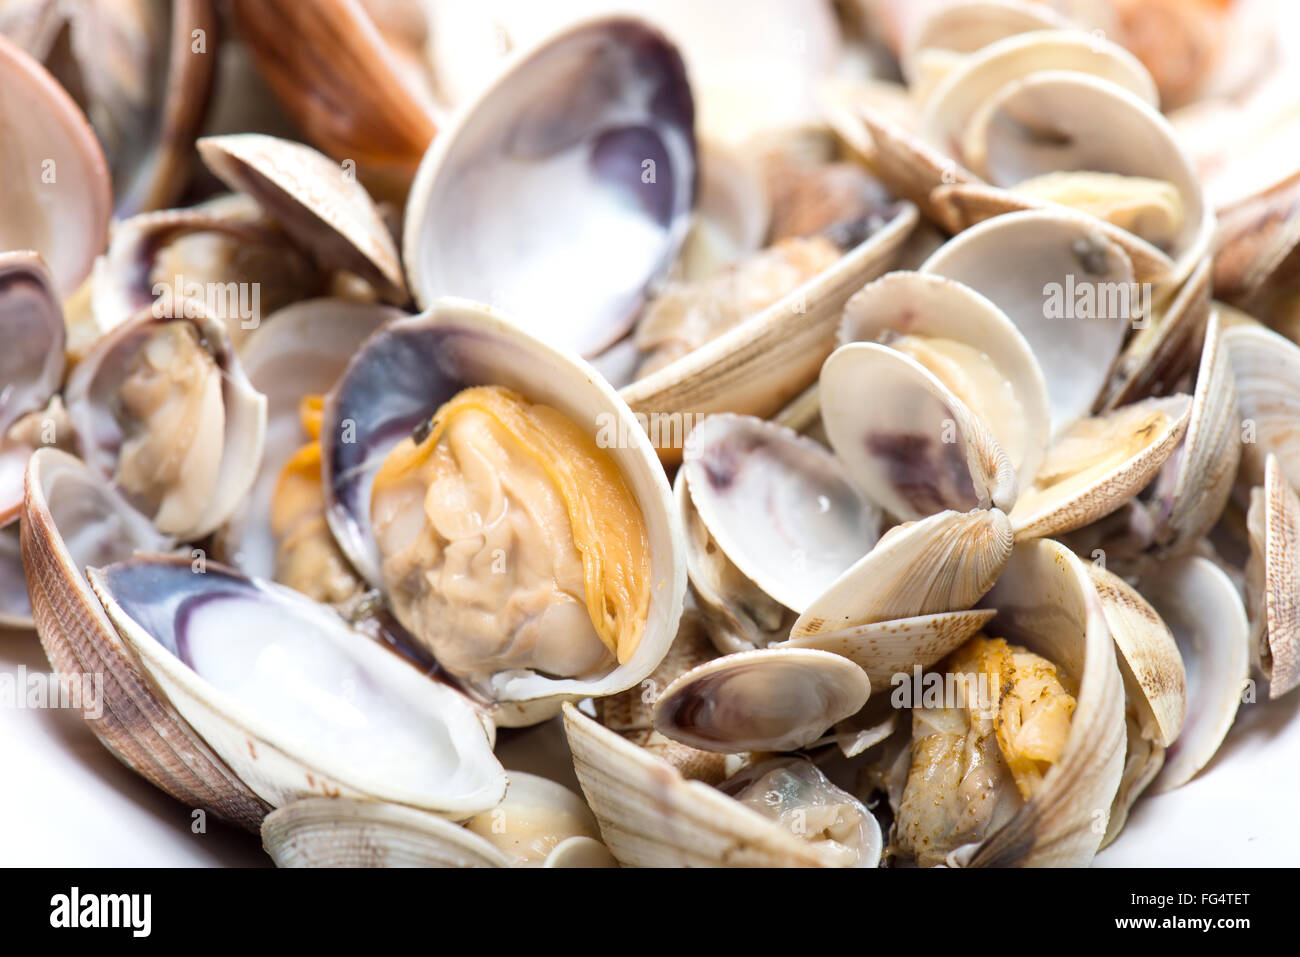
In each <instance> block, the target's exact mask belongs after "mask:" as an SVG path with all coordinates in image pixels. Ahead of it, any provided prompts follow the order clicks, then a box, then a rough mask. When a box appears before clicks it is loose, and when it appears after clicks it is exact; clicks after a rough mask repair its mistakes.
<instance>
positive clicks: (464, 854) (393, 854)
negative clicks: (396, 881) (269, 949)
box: [262, 797, 510, 868]
mask: <svg viewBox="0 0 1300 957" xmlns="http://www.w3.org/2000/svg"><path fill="white" fill-rule="evenodd" d="M262 847H263V848H265V849H266V852H267V853H268V854H270V855H271V860H273V861H275V865H276V867H313V868H317V867H325V868H329V867H393V868H397V867H458V868H459V867H509V866H510V861H509V859H508V858H507V857H506V856H505V854H503V853H502V852H501V851H500V850H499V849H498V848H496V847H494V846H493V845H491V844H489V843H488V842H487V841H485V840H483V838H481V837H479V835H477V834H474V833H473V832H471V831H469V830H468V829H467V828H465V827H463V826H462V825H459V824H453V823H452V822H451V821H448V820H447V819H446V818H441V817H438V816H437V815H434V814H429V813H427V812H425V811H419V810H416V809H415V808H410V807H403V806H402V805H400V804H387V803H382V802H379V801H363V800H358V799H357V798H346V797H307V798H302V799H300V800H297V801H293V802H291V803H289V804H286V805H285V806H284V807H281V808H279V809H277V810H275V811H272V812H271V813H270V814H268V815H267V816H266V820H264V821H263V822H262Z"/></svg>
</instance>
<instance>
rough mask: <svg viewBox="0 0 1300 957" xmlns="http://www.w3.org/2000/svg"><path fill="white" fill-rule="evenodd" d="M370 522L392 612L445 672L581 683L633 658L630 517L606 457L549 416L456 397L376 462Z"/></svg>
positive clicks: (634, 560)
mask: <svg viewBox="0 0 1300 957" xmlns="http://www.w3.org/2000/svg"><path fill="white" fill-rule="evenodd" d="M371 520H372V524H373V527H374V532H375V539H376V542H377V544H378V546H379V552H380V556H381V572H382V575H383V581H384V586H385V591H386V592H387V594H388V596H389V600H390V602H391V604H392V607H393V610H394V612H395V614H396V615H397V617H398V619H399V620H400V621H401V622H402V624H403V625H405V626H406V628H407V629H408V630H410V631H411V632H412V634H413V635H415V637H416V638H417V639H418V640H419V641H421V642H422V643H423V644H425V645H426V646H427V648H428V649H429V650H430V651H431V652H432V653H433V654H434V656H435V657H437V659H438V661H439V662H441V663H442V664H443V666H445V667H446V668H447V669H448V670H449V671H451V672H453V673H455V674H458V675H461V676H464V677H468V678H470V679H472V680H481V679H486V678H488V677H490V676H491V675H493V674H495V673H496V672H499V671H505V670H513V669H530V670H533V671H537V672H542V673H545V674H549V675H554V676H559V677H577V676H590V675H593V674H599V673H603V672H606V671H608V670H610V669H612V668H613V667H614V666H615V665H616V663H617V664H623V663H626V662H627V661H628V660H629V659H630V658H631V657H632V654H633V652H634V651H635V650H636V647H637V644H638V642H639V641H640V639H641V633H642V630H643V628H644V625H645V621H646V615H647V608H648V606H649V601H650V565H649V562H650V559H649V548H648V543H647V542H648V540H647V533H646V525H645V520H644V517H643V516H642V514H641V512H640V510H639V508H638V507H637V504H636V502H635V501H634V500H633V497H632V493H631V491H630V490H629V488H628V485H627V483H626V481H625V480H624V478H623V476H622V475H621V474H620V472H619V470H618V467H617V466H616V465H615V464H614V462H613V460H612V459H611V458H610V456H609V455H608V454H607V453H606V452H604V451H603V450H601V449H600V448H598V447H597V445H596V442H595V440H594V439H593V438H592V437H591V436H590V435H588V434H587V433H586V432H585V431H583V429H582V428H581V427H580V426H579V425H578V424H577V423H575V422H573V421H572V420H570V419H568V418H567V417H566V416H565V415H563V414H562V413H560V412H558V411H557V410H555V409H553V408H550V407H548V406H544V405H533V404H530V403H529V402H528V401H527V400H526V399H524V398H523V397H522V396H520V395H519V394H517V393H515V392H512V391H510V390H507V389H504V388H500V387H494V386H485V387H474V388H470V389H466V390H464V391H462V392H460V393H459V394H457V395H456V396H455V397H453V398H452V399H451V400H450V401H448V402H447V403H446V404H445V405H443V406H442V408H441V409H439V410H438V412H437V413H436V414H435V415H434V416H433V418H432V419H431V420H430V422H429V424H428V426H427V428H423V429H420V430H417V434H416V435H414V436H412V437H410V438H408V439H406V440H404V441H402V442H401V443H399V444H398V445H397V446H396V447H395V448H394V449H393V451H392V452H390V453H389V455H388V457H387V459H386V460H385V462H384V464H383V466H382V467H381V468H380V470H379V472H378V473H377V474H376V476H375V481H374V488H373V492H372V498H371Z"/></svg>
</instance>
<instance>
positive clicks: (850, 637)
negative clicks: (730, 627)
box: [768, 608, 997, 693]
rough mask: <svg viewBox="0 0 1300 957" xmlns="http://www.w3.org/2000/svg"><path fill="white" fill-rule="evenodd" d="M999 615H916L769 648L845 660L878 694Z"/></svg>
mask: <svg viewBox="0 0 1300 957" xmlns="http://www.w3.org/2000/svg"><path fill="white" fill-rule="evenodd" d="M995 614H997V612H996V610H995V609H992V608H977V609H971V610H969V611H950V612H942V613H939V614H934V615H916V616H913V617H911V618H899V619H894V620H892V621H877V622H871V623H869V624H865V625H853V626H850V627H848V628H842V629H839V630H837V631H822V632H817V633H816V634H812V635H806V636H804V637H802V638H790V639H788V640H787V641H779V642H774V643H773V644H771V645H769V646H768V647H769V648H772V649H777V648H815V649H818V650H821V651H830V652H833V653H834V654H837V655H843V656H844V657H845V658H848V659H849V660H850V661H852V662H854V663H856V664H857V665H858V666H860V667H861V668H862V670H863V671H865V672H866V673H867V677H868V678H870V679H871V689H872V691H874V692H876V693H880V692H882V691H884V690H885V689H887V688H889V687H890V685H891V684H892V682H893V679H894V678H895V677H896V676H897V675H900V674H907V675H910V674H911V673H912V671H913V669H914V668H917V667H921V668H929V667H930V666H931V665H933V664H935V663H936V662H938V661H939V660H940V659H942V658H944V657H945V656H947V655H948V654H949V653H950V652H952V651H954V650H955V649H957V648H958V647H960V646H961V644H962V643H963V642H965V641H966V640H967V639H968V638H970V637H971V636H972V635H974V634H976V633H977V632H978V631H980V629H982V628H983V627H984V626H985V625H987V624H988V623H989V621H990V620H991V619H992V618H993V616H994V615H995Z"/></svg>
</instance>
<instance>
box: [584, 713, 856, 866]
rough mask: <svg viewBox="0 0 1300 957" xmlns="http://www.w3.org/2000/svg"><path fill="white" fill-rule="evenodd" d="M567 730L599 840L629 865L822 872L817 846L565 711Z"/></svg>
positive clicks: (823, 861)
mask: <svg viewBox="0 0 1300 957" xmlns="http://www.w3.org/2000/svg"><path fill="white" fill-rule="evenodd" d="M564 731H565V734H566V735H567V736H568V739H569V747H570V748H571V749H572V750H573V766H574V770H575V771H577V774H578V781H579V783H580V784H581V785H582V792H583V794H584V795H585V796H586V798H587V803H588V804H589V805H591V809H592V811H593V812H594V813H595V815H596V820H597V821H599V822H600V832H601V836H602V837H603V838H604V841H605V844H606V845H607V846H608V847H609V849H610V851H611V852H612V853H613V855H614V856H615V857H616V858H618V860H619V863H621V864H623V865H624V866H627V867H825V866H828V864H829V863H830V862H829V861H828V859H827V858H826V857H825V856H824V855H823V854H822V853H820V852H819V851H818V849H817V848H815V847H812V846H811V845H809V844H807V843H805V842H804V841H802V840H800V839H799V838H798V837H796V836H794V835H793V834H791V833H790V832H789V831H787V830H786V829H785V828H783V827H781V826H780V825H779V824H776V823H775V822H773V821H770V820H768V819H767V818H765V817H763V816H762V815H760V814H759V813H758V812H757V811H754V810H751V809H750V808H748V807H745V806H744V805H742V804H740V803H739V802H737V801H734V800H732V799H731V798H729V797H727V796H726V795H725V794H723V793H721V792H720V791H717V790H715V789H714V788H711V787H709V786H708V785H706V784H701V783H700V782H698V781H687V780H686V779H684V778H683V777H682V776H681V775H680V774H679V773H678V772H677V771H675V770H674V769H673V768H672V767H670V766H669V765H667V764H665V763H664V762H663V761H660V760H658V759H657V758H655V757H653V756H652V755H650V754H648V753H646V752H645V751H643V750H641V749H640V748H638V747H637V746H636V745H634V744H632V743H630V742H628V741H625V740H624V739H623V738H621V737H619V736H618V735H617V734H615V733H614V732H613V731H610V730H609V729H608V728H603V727H601V726H600V725H599V724H597V723H596V722H595V721H593V720H591V719H590V718H588V717H587V716H586V715H584V714H582V713H581V712H580V711H578V709H577V708H575V707H574V706H573V705H572V704H566V705H565V706H564Z"/></svg>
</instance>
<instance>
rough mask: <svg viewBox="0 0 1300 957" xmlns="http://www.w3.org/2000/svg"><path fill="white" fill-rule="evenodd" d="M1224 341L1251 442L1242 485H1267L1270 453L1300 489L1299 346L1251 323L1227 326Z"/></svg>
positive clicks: (1244, 456)
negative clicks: (1266, 474)
mask: <svg viewBox="0 0 1300 957" xmlns="http://www.w3.org/2000/svg"><path fill="white" fill-rule="evenodd" d="M1223 340H1224V343H1225V345H1226V346H1227V350H1228V360H1229V362H1230V363H1231V365H1232V377H1233V381H1234V383H1235V385H1236V389H1237V404H1238V407H1239V408H1240V410H1241V419H1242V424H1243V432H1242V438H1243V439H1244V440H1247V441H1244V442H1243V444H1242V449H1241V475H1240V477H1239V479H1238V486H1239V487H1244V488H1251V487H1254V486H1258V485H1262V484H1264V477H1265V476H1264V472H1265V463H1266V460H1267V459H1268V457H1269V456H1270V455H1273V456H1276V457H1277V461H1278V465H1279V466H1281V469H1282V474H1283V475H1284V476H1285V477H1286V479H1287V481H1289V482H1291V483H1292V485H1300V428H1297V425H1296V423H1297V422H1300V346H1297V345H1296V344H1295V343H1293V342H1291V341H1290V340H1289V339H1287V338H1285V337H1284V336H1280V335H1278V334H1277V333H1276V332H1272V331H1271V330H1269V329H1266V328H1264V327H1263V326H1261V325H1258V324H1253V323H1252V324H1238V325H1231V326H1229V327H1228V328H1226V329H1225V330H1224V333H1223Z"/></svg>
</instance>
